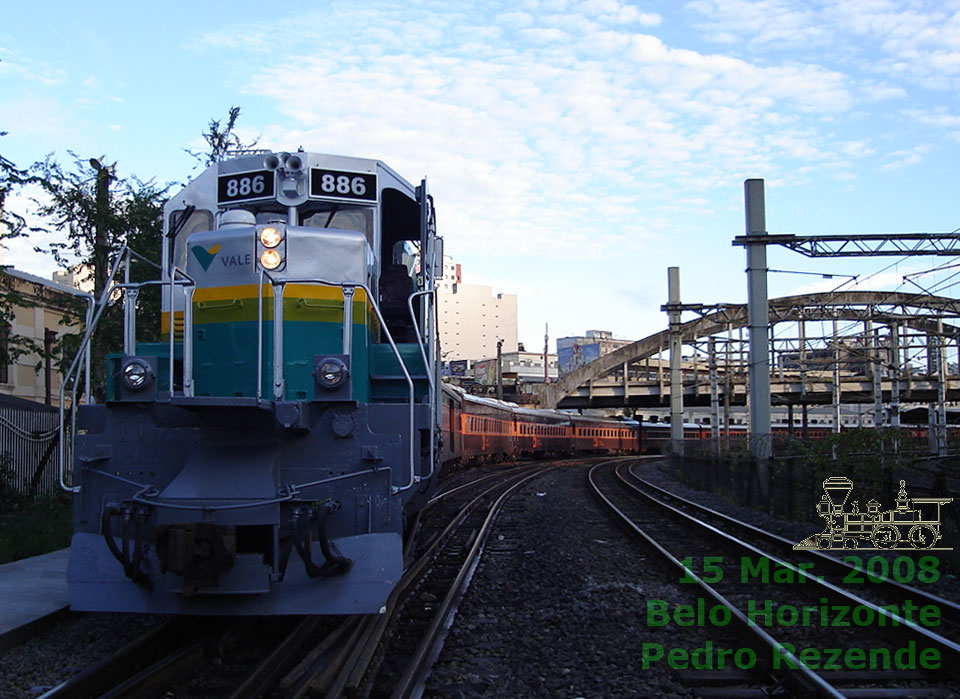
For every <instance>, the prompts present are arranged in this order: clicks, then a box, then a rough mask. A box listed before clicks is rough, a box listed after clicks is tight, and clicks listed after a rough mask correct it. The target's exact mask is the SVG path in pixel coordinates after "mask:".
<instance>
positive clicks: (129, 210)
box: [33, 153, 170, 397]
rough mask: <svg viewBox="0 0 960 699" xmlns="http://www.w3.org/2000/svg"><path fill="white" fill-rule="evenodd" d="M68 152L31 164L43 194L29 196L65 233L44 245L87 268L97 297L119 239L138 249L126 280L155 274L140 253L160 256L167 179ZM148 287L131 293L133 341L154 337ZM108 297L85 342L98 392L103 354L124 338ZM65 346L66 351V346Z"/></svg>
mask: <svg viewBox="0 0 960 699" xmlns="http://www.w3.org/2000/svg"><path fill="white" fill-rule="evenodd" d="M70 155H71V157H72V158H73V160H74V163H73V168H72V169H70V170H68V169H65V168H64V167H63V166H61V165H60V164H59V163H58V162H57V161H56V160H54V159H53V158H52V156H48V157H47V158H46V160H44V161H43V162H42V163H37V164H36V165H35V166H34V168H33V171H34V176H35V178H36V181H37V182H38V183H39V184H40V185H41V186H42V188H43V190H44V194H45V197H44V198H43V199H42V200H37V201H36V203H37V212H38V213H39V214H40V215H41V216H43V217H44V218H45V219H46V221H48V224H47V225H48V226H51V227H52V228H54V229H55V230H59V231H62V232H65V233H66V238H65V240H62V241H59V242H55V243H51V244H50V246H49V248H48V250H46V251H45V252H49V253H51V254H52V255H53V256H54V258H55V259H56V260H57V262H58V264H60V265H61V266H63V267H70V266H72V265H76V264H77V263H78V262H79V263H80V264H81V265H82V266H83V267H85V268H86V269H88V270H89V274H90V275H91V276H92V277H93V281H94V296H95V298H96V299H97V300H99V299H100V298H101V296H102V295H103V292H104V290H106V289H107V284H108V277H109V273H110V265H111V263H112V261H113V259H114V258H115V256H116V255H117V254H118V253H119V252H120V250H121V248H122V247H123V245H124V244H126V245H127V246H128V247H129V248H130V249H131V250H132V251H134V252H135V253H137V255H138V256H139V258H137V257H134V258H133V262H132V264H131V268H130V280H131V281H134V282H138V281H147V280H151V279H157V278H159V270H158V268H157V267H156V266H154V265H152V264H150V263H149V262H146V261H145V260H149V261H152V262H153V263H155V265H159V263H160V257H161V244H162V239H163V235H162V214H163V205H164V203H165V201H166V199H167V191H168V189H169V188H170V185H158V184H156V183H155V182H154V181H153V180H149V181H147V182H144V181H141V180H140V179H138V178H137V177H136V176H131V177H129V178H125V179H121V178H119V177H118V176H117V168H116V163H113V164H107V163H106V159H105V157H100V158H89V159H87V160H84V159H82V158H79V157H77V156H76V155H75V154H74V153H70ZM36 230H47V229H46V228H38V229H36ZM151 292H153V293H145V294H141V295H140V297H139V298H138V302H137V316H138V323H137V329H138V332H137V337H138V339H139V340H146V341H155V340H158V339H159V333H160V329H159V319H160V298H159V289H158V288H157V287H153V288H152V289H151ZM115 301H116V300H115V299H114V300H113V301H111V305H110V307H109V308H108V309H107V310H106V311H105V313H104V315H103V317H102V318H101V320H100V324H99V326H98V329H97V333H96V335H95V337H94V344H93V347H92V352H93V367H94V369H93V377H92V378H93V383H94V385H95V386H97V393H99V394H101V395H100V397H102V391H103V380H102V379H103V375H104V364H105V360H106V355H107V353H108V352H111V351H113V352H116V351H119V350H120V349H121V347H122V344H123V317H122V312H121V307H120V305H119V304H117V303H116V302H115ZM83 310H84V309H81V308H80V306H79V304H78V307H77V315H78V317H79V318H82V317H83V316H82V315H80V314H81V313H82V312H83ZM141 321H142V322H141ZM65 342H66V343H68V344H70V343H75V342H76V337H73V338H72V339H70V336H67V338H65ZM66 349H67V351H66V352H65V355H67V356H72V353H71V352H70V351H69V349H70V348H69V347H68V348H66Z"/></svg>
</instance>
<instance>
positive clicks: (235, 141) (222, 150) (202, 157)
mask: <svg viewBox="0 0 960 699" xmlns="http://www.w3.org/2000/svg"><path fill="white" fill-rule="evenodd" d="M239 116H240V107H230V111H229V113H228V114H227V124H226V126H224V127H223V128H221V127H220V120H219V119H211V120H210V124H209V125H208V126H207V131H204V132H203V140H204V141H206V142H207V146H208V147H209V150H208V151H207V153H205V154H204V153H196V152H194V151H191V150H187V153H189V154H190V155H192V156H193V157H194V158H196V159H197V160H198V161H200V162H202V163H203V166H204V167H209V166H211V165H213V164H214V163H219V162H220V161H221V160H223V159H224V157H225V156H226V154H227V152H228V151H231V150H248V149H250V148H253V147H254V146H256V145H257V142H258V141H259V140H260V139H254V140H253V141H251V142H250V143H244V142H243V141H241V140H240V137H239V136H237V134H236V132H235V131H234V128H235V127H236V125H237V118H238V117H239Z"/></svg>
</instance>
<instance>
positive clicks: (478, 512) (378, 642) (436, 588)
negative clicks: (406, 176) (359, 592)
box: [289, 466, 547, 697]
mask: <svg viewBox="0 0 960 699" xmlns="http://www.w3.org/2000/svg"><path fill="white" fill-rule="evenodd" d="M546 470H547V469H545V468H543V467H542V466H535V467H528V468H525V469H523V470H520V471H518V472H514V473H511V474H509V475H508V476H507V477H506V478H485V479H481V481H477V482H474V483H471V484H469V485H471V486H473V487H461V488H457V489H454V490H450V491H448V492H447V493H444V494H441V495H440V496H438V498H435V499H434V500H433V501H432V504H431V505H430V507H428V508H426V509H425V510H424V516H427V515H429V514H430V513H431V510H434V511H437V510H436V508H438V506H439V505H440V503H444V502H448V501H453V500H463V499H467V500H468V501H467V502H466V503H463V504H461V503H459V502H458V503H456V504H454V505H453V508H454V509H455V510H456V514H455V515H454V516H453V517H452V519H451V521H450V523H449V525H448V526H446V527H445V528H444V529H443V530H442V531H441V532H440V533H439V534H437V535H436V536H433V537H429V538H428V539H427V540H426V541H421V542H420V544H419V545H418V546H417V549H416V553H415V554H414V555H413V557H412V558H413V560H412V561H411V563H410V565H409V566H408V568H407V570H406V572H405V573H404V576H403V579H402V580H401V583H400V584H399V585H398V586H397V588H396V589H395V590H394V593H393V594H392V595H391V596H390V599H389V600H388V602H387V611H386V613H385V614H382V615H380V616H379V617H370V618H367V619H366V620H365V621H363V622H361V624H360V626H359V627H358V628H357V630H356V631H355V633H354V634H353V635H352V636H351V638H350V639H349V641H348V643H347V644H345V645H344V647H343V648H342V649H341V653H340V654H339V655H338V658H337V659H336V662H334V663H331V664H329V665H328V666H326V667H325V668H324V669H323V671H322V672H320V673H317V674H314V675H313V676H312V677H310V678H309V679H308V680H306V681H301V682H300V683H299V685H298V686H297V687H296V689H295V690H294V691H293V692H292V693H291V694H290V695H289V696H292V697H303V696H311V695H312V696H328V697H336V696H376V697H387V696H389V697H407V696H413V695H415V693H416V692H417V689H418V688H419V687H421V686H422V684H423V682H424V681H425V679H426V676H427V674H428V673H429V668H430V665H431V663H432V662H433V660H434V659H435V657H436V655H437V654H438V653H439V650H440V647H441V645H442V642H443V638H444V636H445V634H446V630H447V628H448V625H449V621H450V620H451V618H452V615H453V613H454V611H455V609H456V605H457V604H458V602H459V600H460V599H461V598H462V595H463V593H464V591H465V589H466V586H467V584H468V583H469V579H470V577H471V575H472V574H473V571H474V569H475V568H476V565H477V562H478V561H479V555H480V552H481V549H482V547H483V544H484V542H485V540H486V537H487V535H488V533H489V531H490V527H491V525H492V523H493V521H494V519H495V518H496V516H497V513H498V512H499V510H500V508H501V507H502V506H503V504H504V502H505V501H506V499H507V498H508V497H509V496H510V494H511V493H513V492H514V491H515V490H516V489H517V488H520V487H521V486H522V485H524V484H525V483H526V482H527V481H529V480H532V479H534V478H537V477H538V476H540V475H542V474H543V473H545V472H546ZM491 481H494V482H492V483H491ZM478 488H479V489H480V492H479V493H477V492H476V491H477V489H478Z"/></svg>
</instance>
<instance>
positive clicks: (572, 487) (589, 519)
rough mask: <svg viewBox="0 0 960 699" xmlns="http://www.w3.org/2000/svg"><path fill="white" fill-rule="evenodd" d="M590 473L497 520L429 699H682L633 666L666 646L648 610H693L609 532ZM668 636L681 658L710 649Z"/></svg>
mask: <svg viewBox="0 0 960 699" xmlns="http://www.w3.org/2000/svg"><path fill="white" fill-rule="evenodd" d="M586 473H587V469H586V468H584V467H567V468H563V469H558V470H555V471H552V472H550V473H548V474H547V475H545V476H544V477H542V478H539V479H537V480H536V481H534V482H533V483H532V484H530V485H529V486H527V487H526V488H525V489H524V490H523V491H521V493H519V494H518V495H516V496H515V498H514V500H513V501H512V504H511V505H510V507H509V510H508V511H504V512H503V513H501V516H500V524H498V526H497V528H496V529H495V530H494V534H493V540H492V541H491V542H490V543H489V544H488V545H487V548H486V550H485V552H484V555H483V558H482V560H481V563H480V565H479V566H478V568H477V571H476V574H475V576H474V578H473V582H472V584H471V586H470V589H469V590H468V592H467V594H466V596H465V598H464V600H463V602H462V604H461V606H460V609H459V611H458V614H457V617H456V620H455V623H454V626H453V627H452V629H451V630H450V633H449V635H448V637H447V640H446V644H445V647H444V650H443V651H442V653H441V655H440V658H439V660H438V662H437V665H436V666H435V667H434V670H433V674H432V676H431V678H430V680H429V682H428V685H427V691H426V694H425V696H435V697H437V696H448V697H449V696H471V697H472V696H487V697H494V696H496V697H504V696H513V697H547V696H550V697H553V696H566V697H576V696H585V697H586V696H589V697H640V696H663V697H677V696H689V695H688V694H687V693H686V690H685V689H684V688H683V687H681V686H680V685H679V684H677V683H676V681H675V680H674V678H673V677H672V676H671V674H672V673H671V670H670V669H669V668H667V667H666V666H665V665H662V666H660V665H657V666H653V667H651V668H650V669H648V670H643V669H641V667H640V662H639V656H640V650H641V647H642V644H643V643H644V642H662V641H663V638H664V629H663V628H662V627H660V628H650V627H648V626H647V625H646V618H645V615H646V606H645V605H646V600H647V599H648V598H657V599H666V600H669V601H671V602H681V603H687V604H689V603H692V602H694V601H695V598H694V597H693V595H692V593H691V591H690V590H689V589H685V587H684V586H681V585H679V584H675V583H673V582H671V577H672V574H671V573H668V572H667V571H666V569H665V568H664V567H662V566H661V565H660V563H659V562H656V563H655V562H654V559H653V558H651V557H648V556H647V554H646V553H645V552H644V551H643V550H642V549H641V548H640V547H639V546H638V545H636V544H633V543H631V542H630V540H629V539H627V537H626V536H625V535H624V533H623V532H622V531H620V530H619V529H617V528H616V526H615V525H614V524H613V523H612V521H611V519H610V517H609V516H608V515H607V514H606V513H605V512H604V511H603V510H602V509H601V507H600V505H599V504H598V503H597V502H596V501H595V500H594V499H593V498H592V497H590V496H589V495H588V491H587V489H586ZM714 631H716V630H714ZM669 633H670V635H671V640H670V643H671V645H677V646H686V647H695V646H696V645H698V644H701V643H702V642H703V641H704V640H705V639H706V637H705V636H704V635H703V634H702V632H700V631H698V630H696V629H689V628H670V630H669Z"/></svg>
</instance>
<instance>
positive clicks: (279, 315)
mask: <svg viewBox="0 0 960 699" xmlns="http://www.w3.org/2000/svg"><path fill="white" fill-rule="evenodd" d="M260 272H261V276H260V288H259V289H258V291H257V294H258V303H257V308H258V309H260V310H259V311H258V315H257V320H258V321H259V322H258V323H257V325H258V327H259V328H260V330H258V333H259V334H258V339H257V356H258V357H262V351H263V334H262V333H263V331H262V327H263V320H262V308H263V302H262V294H263V286H262V284H263V277H267V278H268V279H269V280H270V283H271V286H280V287H281V290H280V301H279V303H278V301H277V298H276V296H277V295H276V293H275V294H274V313H273V323H274V336H275V339H274V348H273V356H274V370H275V372H276V371H277V369H278V368H279V371H280V376H279V377H278V376H277V375H276V373H275V374H274V383H275V384H276V382H277V381H278V380H279V381H282V380H283V376H282V373H283V365H282V362H281V363H280V364H278V362H277V356H278V348H277V346H276V345H277V344H279V343H282V341H283V323H282V321H283V293H284V291H285V289H286V285H287V284H320V285H322V286H333V287H339V288H340V289H341V291H344V292H345V291H346V290H347V289H363V291H364V293H365V294H366V295H367V301H368V302H369V303H370V306H371V307H372V308H373V311H374V313H376V314H377V320H379V321H380V328H381V329H382V330H383V332H384V333H385V334H386V336H387V342H389V343H390V348H391V349H392V350H393V355H394V356H395V357H396V358H397V362H398V363H399V365H400V369H401V370H402V371H403V376H404V378H405V379H406V381H407V388H408V389H409V394H408V396H409V404H410V410H409V419H410V434H409V440H408V441H409V446H410V449H409V452H410V453H409V459H410V477H409V479H408V480H407V483H406V485H403V486H396V485H395V486H392V489H393V492H394V493H399V492H403V491H404V490H409V489H410V488H412V487H413V486H414V485H415V484H416V483H418V482H420V480H421V477H420V476H418V475H417V474H416V458H415V452H414V437H415V435H416V420H415V415H414V408H415V405H416V398H415V388H414V384H413V378H412V377H411V376H410V372H409V371H408V370H407V364H406V362H404V361H403V356H402V355H401V354H400V350H399V349H398V348H397V344H396V343H395V342H394V341H393V336H392V335H391V334H390V329H389V328H388V327H387V323H386V321H385V320H384V319H383V314H382V313H381V312H380V306H379V304H378V303H377V302H376V299H374V297H373V294H372V293H370V289H369V288H368V287H367V285H366V284H364V283H362V282H332V281H328V280H326V279H313V278H308V277H304V278H294V279H284V280H283V281H282V282H279V281H277V280H275V279H274V278H273V277H272V276H271V275H270V274H269V273H268V272H266V271H265V270H263V269H261V270H260ZM344 296H345V297H346V294H344ZM344 304H345V305H346V301H344ZM344 317H345V318H349V320H350V326H349V327H350V332H352V328H353V308H352V307H351V308H350V309H346V307H345V308H344ZM278 328H279V330H278ZM278 340H279V342H278ZM262 363H263V362H262V359H261V360H260V361H258V362H257V366H258V368H259V367H260V366H261V365H262ZM425 368H426V367H425ZM259 371H260V370H259V369H258V376H259ZM259 388H260V387H259V381H258V386H257V389H258V391H259ZM257 397H258V398H259V392H258V394H257ZM431 468H432V465H431Z"/></svg>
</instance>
